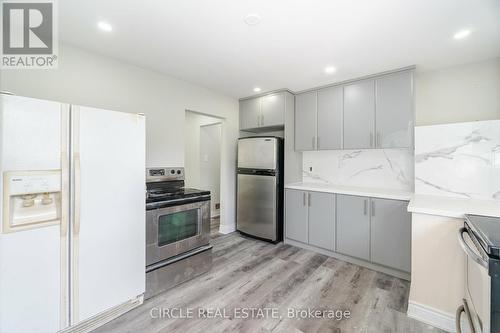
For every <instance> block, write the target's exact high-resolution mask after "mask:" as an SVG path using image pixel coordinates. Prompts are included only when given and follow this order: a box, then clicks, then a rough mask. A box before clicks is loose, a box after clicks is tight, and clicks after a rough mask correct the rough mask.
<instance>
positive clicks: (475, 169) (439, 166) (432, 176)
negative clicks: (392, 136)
mask: <svg viewBox="0 0 500 333" xmlns="http://www.w3.org/2000/svg"><path fill="white" fill-rule="evenodd" d="M415 193H418V194H429V195H441V196H450V197H459V198H474V199H490V200H491V199H495V200H500V120H489V121H477V122H467V123H455V124H444V125H432V126H418V127H416V128H415Z"/></svg>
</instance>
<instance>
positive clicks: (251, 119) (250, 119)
mask: <svg viewBox="0 0 500 333" xmlns="http://www.w3.org/2000/svg"><path fill="white" fill-rule="evenodd" d="M260 108H261V99H260V98H250V99H245V100H242V101H240V129H241V130H245V129H253V128H257V127H259V124H260V115H261V110H260Z"/></svg>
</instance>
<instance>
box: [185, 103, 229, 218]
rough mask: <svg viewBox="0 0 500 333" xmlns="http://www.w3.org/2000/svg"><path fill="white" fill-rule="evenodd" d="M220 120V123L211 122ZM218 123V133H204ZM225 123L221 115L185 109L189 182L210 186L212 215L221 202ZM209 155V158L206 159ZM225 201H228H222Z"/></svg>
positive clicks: (203, 186)
mask: <svg viewBox="0 0 500 333" xmlns="http://www.w3.org/2000/svg"><path fill="white" fill-rule="evenodd" d="M211 124H217V125H211ZM211 126H217V136H216V137H212V136H208V137H203V130H204V129H206V128H207V127H211ZM221 134H222V124H221V119H220V118H215V117H209V116H205V115H201V114H198V113H195V112H190V111H187V112H186V122H185V133H184V135H185V138H186V139H185V143H186V152H185V163H184V168H185V173H186V186H188V187H194V188H200V189H205V190H210V192H211V196H212V216H217V215H219V214H220V212H219V211H216V210H215V204H216V203H220V202H221V201H220V146H221ZM203 155H208V156H207V157H208V160H207V161H204V160H203ZM223 204H225V203H223Z"/></svg>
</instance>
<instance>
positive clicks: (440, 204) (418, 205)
mask: <svg viewBox="0 0 500 333" xmlns="http://www.w3.org/2000/svg"><path fill="white" fill-rule="evenodd" d="M408 211H409V212H412V213H421V214H430V215H439V216H447V217H456V218H463V217H464V216H465V214H476V215H485V216H493V217H500V201H499V200H479V199H466V198H452V197H444V196H436V195H421V194H415V195H414V196H413V198H412V199H411V200H410V204H409V205H408Z"/></svg>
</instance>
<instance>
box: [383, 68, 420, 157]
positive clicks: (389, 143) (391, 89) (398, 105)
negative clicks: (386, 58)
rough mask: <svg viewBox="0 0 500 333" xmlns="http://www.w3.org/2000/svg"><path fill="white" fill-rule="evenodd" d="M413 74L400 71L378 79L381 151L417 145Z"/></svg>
mask: <svg viewBox="0 0 500 333" xmlns="http://www.w3.org/2000/svg"><path fill="white" fill-rule="evenodd" d="M412 75H413V73H412V72H411V71H406V72H399V73H394V74H389V75H386V76H382V77H380V78H378V79H377V80H376V101H377V102H376V125H377V133H376V142H377V148H407V147H410V146H412V144H413V140H412V138H413V125H414V120H413V119H414V116H413V84H412V82H413V78H412Z"/></svg>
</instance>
